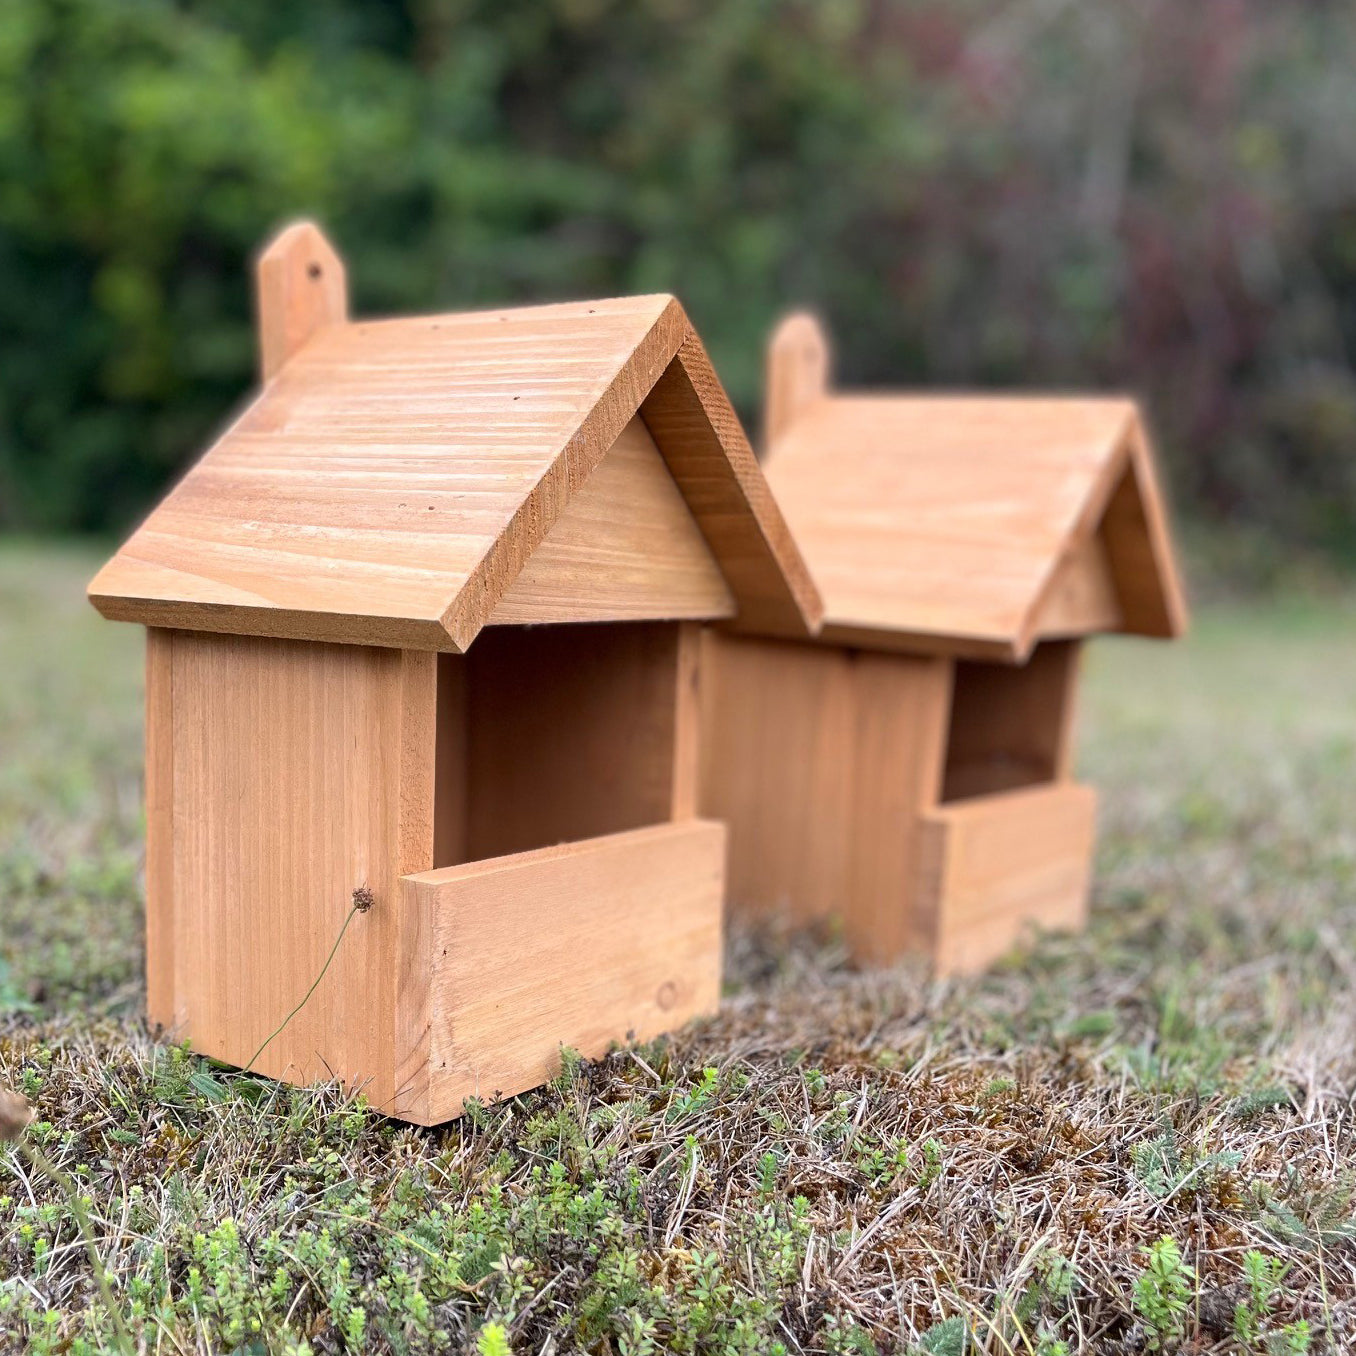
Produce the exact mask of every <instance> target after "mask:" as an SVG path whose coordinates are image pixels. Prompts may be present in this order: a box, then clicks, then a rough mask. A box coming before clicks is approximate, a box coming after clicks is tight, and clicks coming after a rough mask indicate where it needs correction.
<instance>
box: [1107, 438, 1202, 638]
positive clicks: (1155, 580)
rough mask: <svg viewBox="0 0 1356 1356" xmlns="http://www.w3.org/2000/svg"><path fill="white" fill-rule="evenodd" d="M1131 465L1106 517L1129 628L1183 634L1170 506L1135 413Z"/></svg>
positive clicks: (1184, 611) (1109, 548) (1148, 632)
mask: <svg viewBox="0 0 1356 1356" xmlns="http://www.w3.org/2000/svg"><path fill="white" fill-rule="evenodd" d="M1127 444H1128V452H1129V455H1128V465H1127V468H1126V473H1125V475H1124V476H1122V477H1121V479H1120V482H1119V483H1118V484H1117V486H1116V488H1115V490H1114V491H1113V493H1112V495H1111V497H1110V499H1109V501H1108V503H1107V507H1106V514H1105V517H1104V518H1103V520H1102V534H1103V537H1104V538H1105V540H1106V544H1107V555H1108V558H1109V560H1110V561H1111V565H1112V571H1113V573H1114V575H1115V578H1116V588H1117V593H1118V595H1119V600H1120V605H1121V610H1122V612H1123V613H1124V615H1125V619H1126V627H1127V629H1128V630H1131V631H1134V632H1135V633H1136V634H1140V635H1148V636H1160V637H1171V636H1180V635H1182V634H1183V632H1185V630H1186V626H1187V607H1186V597H1185V594H1184V592H1183V588H1182V580H1181V575H1180V573H1179V571H1178V568H1177V562H1176V559H1175V556H1174V553H1173V549H1172V539H1171V536H1170V534H1169V532H1168V521H1167V509H1166V507H1165V505H1164V502H1163V494H1162V491H1161V490H1160V489H1159V485H1158V476H1157V473H1156V471H1155V469H1154V459H1153V454H1152V452H1151V450H1150V447H1149V441H1148V437H1147V435H1146V434H1145V431H1144V423H1143V420H1142V419H1141V418H1140V417H1139V416H1138V414H1136V417H1135V419H1134V421H1133V423H1132V424H1131V427H1130V431H1129V433H1128V434H1127Z"/></svg>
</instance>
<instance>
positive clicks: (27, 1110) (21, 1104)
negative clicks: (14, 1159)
mask: <svg viewBox="0 0 1356 1356" xmlns="http://www.w3.org/2000/svg"><path fill="white" fill-rule="evenodd" d="M32 1119H33V1108H32V1107H31V1106H29V1105H28V1099H27V1098H25V1097H20V1096H19V1094H18V1093H17V1092H11V1091H10V1090H9V1089H8V1088H0V1143H9V1142H12V1141H13V1140H17V1139H18V1138H19V1136H20V1135H22V1134H23V1132H24V1127H25V1126H26V1125H27V1124H28V1122H29V1121H31V1120H32Z"/></svg>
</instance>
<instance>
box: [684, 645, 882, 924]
mask: <svg viewBox="0 0 1356 1356" xmlns="http://www.w3.org/2000/svg"><path fill="white" fill-rule="evenodd" d="M701 658H702V671H701V714H702V750H701V753H702V770H701V797H700V809H701V813H702V814H704V815H706V816H708V817H710V818H712V819H722V820H725V821H726V822H727V823H728V825H729V830H730V864H729V873H730V886H729V898H730V908H731V910H732V911H733V912H735V913H739V914H743V915H744V916H746V917H756V916H759V915H762V916H765V917H766V916H773V915H779V916H783V917H786V918H787V919H789V920H790V921H791V922H793V923H795V924H806V923H809V922H812V921H814V920H816V919H821V918H827V917H830V916H832V915H834V914H836V913H838V912H840V911H841V909H842V908H843V905H844V901H845V899H846V897H847V887H848V879H849V859H850V856H851V853H852V844H853V833H854V820H853V815H854V809H853V786H854V780H853V779H854V776H855V767H854V762H853V760H854V757H855V754H856V751H857V747H858V741H857V738H856V720H857V708H856V703H855V700H854V695H853V687H852V661H851V658H850V657H849V656H848V655H847V654H846V653H844V652H843V651H841V650H835V649H829V648H825V647H820V646H814V645H797V644H794V643H791V642H786V641H772V640H758V639H755V638H753V637H744V636H732V635H724V634H717V633H715V632H712V631H707V632H706V633H705V634H704V635H703V637H702V655H701Z"/></svg>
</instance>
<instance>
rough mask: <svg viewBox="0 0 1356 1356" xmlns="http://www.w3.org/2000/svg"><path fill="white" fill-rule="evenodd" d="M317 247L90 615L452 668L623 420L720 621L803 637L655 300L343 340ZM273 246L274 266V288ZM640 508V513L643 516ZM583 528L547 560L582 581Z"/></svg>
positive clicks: (716, 414) (707, 400)
mask: <svg viewBox="0 0 1356 1356" xmlns="http://www.w3.org/2000/svg"><path fill="white" fill-rule="evenodd" d="M308 232H309V233H310V234H307V233H308ZM298 233H300V234H298ZM303 246H305V248H303ZM327 250H328V246H325V245H324V242H323V237H320V236H319V233H318V232H316V231H315V228H314V227H310V226H298V227H294V228H292V230H291V232H288V233H284V235H283V236H282V237H280V239H279V242H278V243H277V244H276V245H275V246H274V247H273V249H271V250H270V251H269V252H268V253H266V254H265V256H264V258H263V261H262V263H261V268H260V284H261V297H260V302H261V311H262V315H261V328H262V333H263V341H264V370H265V374H266V377H270V378H271V379H268V380H267V381H266V385H265V387H264V389H263V391H262V393H261V394H260V395H259V396H258V397H257V399H255V400H254V401H253V402H252V403H251V404H250V405H249V407H248V408H247V409H246V410H245V411H244V413H243V414H242V415H241V416H240V417H239V418H238V419H237V420H236V422H235V423H234V424H233V425H232V426H231V427H230V428H229V429H228V430H227V431H226V433H225V434H224V435H223V436H222V437H221V438H220V439H219V441H218V442H217V443H216V444H215V445H214V446H213V447H212V448H211V449H210V450H209V451H208V452H207V453H206V454H205V455H204V456H203V457H202V459H201V460H200V461H199V462H198V463H197V464H196V465H195V466H194V467H193V468H192V469H191V470H190V471H189V472H188V474H187V475H186V476H185V477H184V479H183V480H182V481H181V482H180V483H179V484H178V485H177V486H176V487H175V488H174V490H173V491H171V493H170V494H169V496H168V497H167V498H166V499H165V500H164V501H163V502H162V503H161V504H160V506H159V507H158V508H156V509H155V510H154V511H153V512H152V513H151V515H150V517H149V518H148V519H147V520H146V521H145V523H143V524H142V526H141V527H140V528H139V529H138V530H137V531H136V532H135V533H134V534H133V536H132V537H131V539H130V540H129V541H128V542H127V544H126V545H125V546H123V548H122V549H121V550H120V551H119V552H118V553H117V555H116V556H115V557H114V558H113V559H112V560H111V561H110V562H109V563H108V564H107V565H106V566H105V567H104V568H103V570H101V571H100V573H99V574H98V576H97V577H96V578H95V580H94V581H93V583H92V584H91V585H90V597H91V599H92V601H93V602H94V604H95V606H96V607H97V608H98V609H99V610H100V611H101V612H102V613H103V614H104V615H105V616H108V617H113V618H117V619H121V620H128V621H136V622H144V623H147V624H151V625H159V626H170V627H183V628H189V629H199V630H213V631H231V632H239V633H246V634H259V635H276V636H290V637H299V638H310V639H321V640H331V641H347V642H352V643H362V644H382V645H398V646H407V647H410V648H422V649H440V650H465V649H466V647H467V646H469V645H470V643H471V642H472V640H473V639H474V638H475V636H476V634H477V632H478V631H479V630H480V628H481V627H482V626H483V625H485V624H486V623H487V622H489V621H490V620H491V618H492V614H494V612H495V609H496V606H497V605H498V604H499V602H500V600H501V598H503V596H504V594H505V593H506V592H507V591H508V590H509V589H510V587H511V585H512V584H513V583H514V581H515V579H516V578H517V577H518V575H519V574H520V572H521V571H522V570H523V567H524V565H525V564H526V563H527V561H528V559H529V557H531V556H532V555H533V553H534V551H535V550H536V548H537V547H538V546H539V545H540V544H541V543H542V542H543V540H544V539H545V538H546V537H547V536H548V534H549V533H550V531H551V529H552V527H553V525H555V524H556V522H557V520H558V519H560V518H561V516H562V514H563V513H564V511H565V509H566V506H567V504H569V502H570V501H571V499H572V498H573V496H574V495H575V494H576V492H577V491H579V490H580V489H581V488H582V487H583V486H584V484H585V481H586V480H587V479H588V478H589V476H590V474H591V473H592V472H593V470H594V469H595V468H596V467H597V466H598V465H599V463H600V462H601V461H602V460H603V458H604V456H605V455H606V454H607V453H608V452H609V451H610V450H611V449H612V448H613V447H614V445H615V444H617V442H618V439H619V437H620V436H621V435H622V434H623V432H624V430H627V428H628V425H630V424H631V423H632V421H633V417H634V416H636V415H637V413H639V416H640V418H641V420H642V421H643V423H644V425H645V430H648V434H649V435H650V438H652V439H653V446H654V447H657V449H658V451H659V453H660V455H661V456H662V458H663V462H664V465H665V466H666V467H667V470H668V472H669V474H671V476H672V478H673V481H674V482H675V483H676V485H677V488H678V491H679V492H680V493H681V497H682V500H683V501H685V503H686V505H687V508H688V509H689V510H690V512H691V515H692V518H693V519H694V520H695V523H696V526H697V528H698V529H699V531H700V536H701V538H702V539H704V541H705V544H706V546H707V547H708V548H709V550H710V553H711V555H712V557H714V560H715V561H716V563H717V564H718V566H719V568H720V573H721V574H722V575H723V576H724V581H725V583H726V584H727V585H728V590H729V592H728V595H725V594H724V593H723V592H722V593H721V595H720V596H721V597H726V598H728V597H729V596H732V597H733V600H734V606H735V608H736V610H737V619H738V622H739V623H740V624H741V625H747V626H751V627H755V628H757V629H759V630H770V631H773V632H776V633H779V634H788V635H804V634H806V633H807V632H808V631H809V630H812V629H813V628H814V626H815V625H816V623H817V621H818V615H819V603H818V598H817V595H816V593H815V590H814V587H813V585H812V584H811V583H810V580H809V576H808V573H807V572H806V570H805V567H804V564H803V562H802V561H801V558H800V556H799V554H798V552H797V550H796V547H795V545H794V544H793V542H792V540H791V537H790V534H789V533H788V531H787V528H786V524H785V523H784V521H783V520H782V517H781V514H780V512H779V511H778V508H777V506H776V504H775V503H774V502H773V500H772V497H771V495H770V493H769V491H768V489H767V486H766V484H765V482H764V480H763V477H762V474H761V472H760V470H759V468H758V465H757V463H756V462H755V460H754V457H753V454H752V452H751V450H750V448H749V445H748V442H747V439H746V438H745V437H744V434H743V431H742V429H741V427H740V425H739V421H738V419H737V417H736V416H735V414H734V411H733V410H732V408H731V407H730V404H729V401H728V399H727V398H726V396H725V393H724V390H723V389H722V387H721V385H720V383H719V381H718V380H717V378H716V376H715V374H714V372H713V371H712V368H711V365H710V362H709V360H708V358H707V356H706V353H705V351H704V350H703V348H702V345H701V343H700V341H699V340H698V338H697V336H696V334H695V332H694V331H693V329H692V326H691V324H690V323H689V322H688V319H687V316H686V315H685V314H684V312H683V309H682V307H681V306H680V305H679V304H678V302H677V301H675V300H674V299H673V298H672V297H669V296H645V297H628V298H620V299H616V300H610V301H595V302H578V303H568V304H562V305H552V306H535V307H525V308H521V309H514V310H501V311H485V312H477V313H471V314H456V315H441V316H429V317H424V318H419V319H400V320H382V321H363V322H357V323H354V322H349V321H348V320H347V318H346V314H345V303H344V301H343V296H342V265H340V264H339V263H338V261H337V259H336V258H334V256H333V255H332V254H327V253H325V251H327ZM280 251H282V252H283V253H284V254H286V255H287V257H286V259H285V260H284V262H286V263H287V265H288V268H289V269H290V270H291V271H290V272H289V273H288V274H287V277H286V278H284V279H283V280H282V281H281V282H278V283H277V288H276V289H275V291H273V292H270V290H269V288H270V278H271V277H272V275H271V274H270V272H269V267H270V263H272V264H273V265H274V272H275V273H276V272H277V265H278V259H279V252H280ZM288 251H291V253H290V254H287V252H288ZM308 251H309V254H308ZM306 258H311V262H310V264H309V265H307V269H308V270H309V271H303V272H298V271H297V269H298V268H300V266H301V265H302V263H303V262H304V260H305V259H306ZM318 260H323V261H324V271H323V272H322V269H321V264H320V263H319V262H317V261H318ZM293 265H295V266H296V267H293ZM336 271H337V273H338V275H339V282H338V283H337V284H335V282H334V278H335V273H336ZM308 278H310V279H313V280H314V282H315V285H316V288H315V290H314V291H313V292H312V291H307V290H306V289H307V279H308ZM275 281H276V279H275ZM336 285H337V287H338V289H339V290H338V292H337V294H335V295H326V294H325V293H324V292H323V290H322V288H325V287H328V288H331V289H332V288H334V287H335V286H336ZM288 288H291V289H292V290H291V291H288V290H287V289H288ZM645 430H640V431H639V434H637V433H636V431H635V430H632V433H631V434H630V435H629V436H630V438H631V443H630V446H631V448H632V452H631V453H629V454H627V455H630V456H632V457H634V456H643V455H644V454H645V446H644V445H648V443H649V440H648V439H646V438H645V437H644V433H645ZM637 437H639V438H640V440H641V442H640V444H638V443H637V442H636V438H637ZM625 441H626V440H623V442H624V443H625ZM637 448H638V449H639V450H637ZM618 455H619V456H621V455H622V453H620V452H619V453H618ZM614 463H615V459H614ZM622 469H624V467H623V468H622ZM637 474H639V473H637ZM647 474H648V473H647ZM609 483H610V482H609ZM628 483H630V482H628ZM655 489H656V487H653V486H652V487H651V488H650V489H649V490H646V491H645V493H644V494H642V495H639V496H638V498H639V499H641V500H644V501H645V503H646V504H649V505H650V506H651V507H650V510H649V511H651V512H652V513H653V512H658V511H659V509H657V508H655V507H654V505H661V506H662V495H660V496H659V497H658V498H657V497H656V493H655V492H653V491H654V490H655ZM595 497H596V496H595ZM642 507H643V505H642ZM597 510H598V506H597V505H596V504H594V505H592V509H591V511H592V513H593V514H594V516H595V517H596V516H597ZM582 511H583V510H582V509H581V512H582ZM584 521H587V520H581V523H582V522H584ZM640 521H642V520H638V523H639V522H640ZM562 530H563V529H562ZM581 530H582V528H581V526H580V525H579V524H576V526H575V528H574V529H573V537H572V536H570V534H567V539H566V540H564V541H563V543H562V544H561V546H560V547H559V548H557V549H556V553H555V554H556V556H560V557H562V558H564V557H569V558H570V559H573V560H574V561H575V563H576V565H578V563H579V561H580V560H585V567H587V559H586V554H583V555H581V550H580V544H579V543H578V542H577V541H575V540H574V538H577V537H578V535H579V533H580V531H581ZM638 530H639V529H638V528H637V529H636V531H638ZM632 535H633V536H634V535H636V532H635V531H633V534H632ZM680 536H681V533H677V534H676V535H675V540H677V538H678V537H680ZM641 544H642V545H643V540H642V542H641ZM675 549H677V548H676V547H675ZM553 558H554V557H553ZM602 564H603V565H606V560H605V559H604V560H603V561H602ZM689 573H692V572H691V571H689ZM533 587H534V589H535V590H536V591H537V592H540V590H541V586H540V581H535V582H534V586H533ZM676 591H677V592H679V593H683V589H677V590H676ZM655 592H656V589H655V588H654V587H652V588H651V593H655ZM663 592H664V585H663V581H662V579H661V580H660V582H659V584H658V587H657V593H658V595H659V596H658V597H656V598H654V600H653V601H654V612H653V613H652V615H659V616H663V615H666V606H665V602H664V598H663ZM692 592H693V590H692V588H691V587H687V589H686V594H684V597H685V598H686V599H687V601H686V603H683V604H681V605H676V612H675V615H690V614H691V611H690V609H691V606H692V603H691V597H690V595H691V594H692ZM548 601H549V600H548ZM544 605H545V604H543V606H544ZM555 605H556V607H557V612H558V598H557V599H556V600H555ZM647 606H648V604H647ZM506 608H507V604H506ZM684 609H686V610H684ZM725 610H728V609H725ZM717 614H718V613H717ZM520 615H521V605H519V611H518V612H517V613H513V614H512V618H513V619H516V618H518V617H520ZM591 615H592V614H591ZM555 616H556V613H552V618H553V619H554V618H555Z"/></svg>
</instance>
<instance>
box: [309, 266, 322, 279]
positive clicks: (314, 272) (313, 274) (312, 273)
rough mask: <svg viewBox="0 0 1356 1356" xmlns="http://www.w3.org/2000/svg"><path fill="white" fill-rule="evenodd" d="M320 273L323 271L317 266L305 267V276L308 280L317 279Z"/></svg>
mask: <svg viewBox="0 0 1356 1356" xmlns="http://www.w3.org/2000/svg"><path fill="white" fill-rule="evenodd" d="M322 272H323V270H322V269H321V267H320V265H319V264H307V265H306V276H307V277H308V278H318V277H319V276H320V275H321V273H322Z"/></svg>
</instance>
